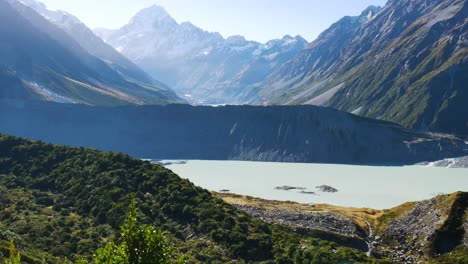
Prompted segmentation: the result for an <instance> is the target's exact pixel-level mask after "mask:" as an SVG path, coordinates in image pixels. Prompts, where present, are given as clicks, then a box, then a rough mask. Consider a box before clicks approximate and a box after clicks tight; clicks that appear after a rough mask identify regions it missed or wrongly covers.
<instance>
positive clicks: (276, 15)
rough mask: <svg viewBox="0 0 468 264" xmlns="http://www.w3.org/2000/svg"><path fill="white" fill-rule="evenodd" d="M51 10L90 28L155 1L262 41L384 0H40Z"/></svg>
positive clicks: (304, 32)
mask: <svg viewBox="0 0 468 264" xmlns="http://www.w3.org/2000/svg"><path fill="white" fill-rule="evenodd" d="M42 2H43V3H45V4H46V5H47V6H48V7H49V8H50V9H61V10H64V11H67V12H69V13H71V14H73V15H75V16H77V17H78V18H79V19H80V20H81V21H82V22H84V23H85V24H86V25H87V26H88V27H90V28H96V27H104V28H111V29H116V28H119V27H121V26H123V25H125V24H126V23H128V22H129V21H130V19H131V18H132V17H133V16H134V15H135V14H136V13H137V12H138V11H139V10H141V9H143V8H145V7H148V6H151V5H153V4H158V5H161V6H163V7H164V8H165V9H166V10H167V11H168V12H169V14H170V15H171V16H172V17H174V18H175V20H176V21H177V22H179V23H180V22H185V21H190V22H192V23H193V24H194V25H196V26H198V27H200V28H202V29H205V30H208V31H212V32H213V31H215V32H219V33H221V35H223V36H224V37H229V36H232V35H243V36H245V37H246V38H247V39H249V40H256V41H260V42H266V41H268V40H271V39H275V38H281V37H283V36H284V35H286V34H289V35H291V36H295V35H301V36H303V37H304V38H306V39H307V40H308V41H312V40H314V39H315V38H316V37H317V36H318V35H319V34H320V33H321V32H322V31H324V30H325V29H327V28H328V27H329V26H330V25H331V24H333V23H334V22H336V21H338V20H339V19H340V18H342V17H343V16H347V15H353V16H355V15H359V14H360V13H361V12H362V10H364V9H365V8H366V7H368V6H370V5H380V6H383V5H384V4H385V3H386V0H98V1H96V0H79V1H77V0H42Z"/></svg>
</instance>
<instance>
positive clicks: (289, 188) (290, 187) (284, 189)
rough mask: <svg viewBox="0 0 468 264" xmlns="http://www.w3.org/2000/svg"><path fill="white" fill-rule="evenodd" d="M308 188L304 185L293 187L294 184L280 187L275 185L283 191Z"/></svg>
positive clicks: (276, 188)
mask: <svg viewBox="0 0 468 264" xmlns="http://www.w3.org/2000/svg"><path fill="white" fill-rule="evenodd" d="M305 189H306V188H304V187H293V186H287V185H284V186H278V187H275V190H282V191H291V190H302V191H303V190H305Z"/></svg>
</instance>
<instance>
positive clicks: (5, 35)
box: [0, 0, 183, 106]
mask: <svg viewBox="0 0 468 264" xmlns="http://www.w3.org/2000/svg"><path fill="white" fill-rule="evenodd" d="M28 3H29V4H31V3H35V2H29V1H28ZM36 8H38V9H40V8H42V9H43V11H44V10H46V9H45V8H43V6H40V5H39V6H36ZM0 12H1V13H0V20H1V21H0V22H1V23H0V24H1V25H0V35H1V36H2V37H1V38H0V54H1V58H2V60H1V63H0V80H1V82H2V85H1V88H0V97H1V99H7V100H14V101H22V102H24V101H31V100H43V101H53V102H61V103H81V104H88V105H103V106H113V105H125V104H167V103H180V102H183V100H181V99H180V98H179V97H177V96H176V95H175V93H174V92H172V90H170V89H169V88H168V87H167V86H165V85H162V84H161V83H159V82H157V81H154V80H153V79H152V78H151V77H149V75H147V74H146V73H144V72H143V71H142V70H141V69H139V68H138V67H137V66H136V65H135V64H133V63H131V62H130V61H129V60H128V59H126V58H124V57H123V56H122V55H120V54H119V53H117V52H115V50H113V48H112V47H110V46H108V45H106V44H105V43H104V42H102V41H101V40H100V39H99V38H97V37H96V36H95V35H94V34H93V33H92V31H91V30H89V29H88V30H87V28H86V27H85V26H84V25H83V24H81V23H80V22H79V21H78V20H77V19H75V18H74V17H73V16H71V15H68V14H66V13H64V12H49V13H47V14H43V15H45V16H47V17H48V18H49V19H50V20H48V19H46V18H45V17H43V16H42V15H40V14H38V13H37V12H35V11H34V10H33V9H31V8H30V7H28V6H26V5H24V4H23V3H22V2H18V1H15V0H8V1H6V0H1V1H0ZM50 21H53V23H52V22H50ZM58 23H59V24H60V25H62V26H61V27H58V26H57V24H58ZM80 34H81V35H80ZM93 37H94V38H93ZM75 39H81V40H80V41H76V40H75ZM91 49H92V52H89V51H88V50H91Z"/></svg>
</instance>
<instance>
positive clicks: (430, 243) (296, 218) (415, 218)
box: [216, 192, 468, 264]
mask: <svg viewBox="0 0 468 264" xmlns="http://www.w3.org/2000/svg"><path fill="white" fill-rule="evenodd" d="M216 195H217V196H219V197H220V198H222V199H223V200H224V201H226V202H228V203H230V204H232V205H234V206H235V207H236V208H239V209H240V210H242V211H244V212H246V213H248V214H250V215H252V216H254V217H257V218H260V219H263V220H265V221H267V222H270V223H275V224H280V225H286V226H290V227H293V228H297V229H306V230H319V231H324V232H331V233H335V234H340V235H342V236H345V237H351V238H357V239H359V240H357V241H366V244H367V246H366V247H365V249H364V248H361V250H366V251H368V253H369V254H371V255H374V256H377V257H385V258H389V259H391V260H393V261H395V262H396V263H408V264H412V263H426V262H428V261H430V262H431V263H439V262H438V259H439V257H441V256H444V255H447V254H448V255H456V254H460V255H461V256H463V255H465V256H466V254H467V253H468V239H467V238H468V218H467V217H466V216H468V193H461V192H460V193H455V194H451V195H441V196H437V197H435V198H433V199H430V200H425V201H421V202H414V203H407V204H404V205H401V206H399V207H396V208H393V209H389V210H382V211H379V210H372V209H357V208H343V207H335V206H331V205H324V204H297V203H293V202H279V201H268V200H263V199H259V198H253V197H246V196H240V195H234V194H226V193H222V194H216ZM355 243H356V242H355ZM355 245H359V243H356V244H355ZM441 263H446V262H441ZM448 263H450V262H448ZM457 263H463V262H457Z"/></svg>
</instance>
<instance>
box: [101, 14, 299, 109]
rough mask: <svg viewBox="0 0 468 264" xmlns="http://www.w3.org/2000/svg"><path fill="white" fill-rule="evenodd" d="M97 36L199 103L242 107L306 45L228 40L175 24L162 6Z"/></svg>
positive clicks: (290, 41) (286, 41)
mask: <svg viewBox="0 0 468 264" xmlns="http://www.w3.org/2000/svg"><path fill="white" fill-rule="evenodd" d="M95 32H96V34H97V35H99V36H100V37H101V38H102V39H104V40H105V41H106V42H107V43H109V44H111V45H112V46H113V47H114V48H115V49H116V50H118V51H120V52H121V53H122V54H124V55H125V56H127V57H128V58H130V59H131V60H132V61H134V62H136V63H137V64H138V65H139V66H141V67H142V68H143V69H144V70H145V71H147V72H148V73H150V74H151V75H152V76H157V78H160V79H161V80H162V81H163V82H165V83H167V84H168V85H169V86H171V87H172V88H173V89H174V90H175V91H176V92H177V93H178V94H179V95H180V96H182V97H183V98H184V99H187V100H188V101H190V102H192V103H196V104H243V103H245V99H246V98H250V97H251V96H252V95H249V94H245V90H244V89H243V88H244V87H246V86H248V85H251V84H254V83H257V82H259V81H261V80H263V79H264V78H266V76H267V75H268V74H269V73H271V72H273V71H275V70H276V69H278V68H279V67H280V66H281V65H283V64H284V63H285V62H286V61H288V60H290V59H291V58H293V57H294V56H295V55H296V54H298V53H299V51H300V50H302V48H304V47H305V46H306V45H307V41H306V40H305V39H303V38H302V37H301V36H296V37H291V36H285V37H283V38H282V39H275V40H271V41H269V42H267V43H265V44H263V43H258V42H255V41H248V40H246V39H245V38H244V37H242V36H231V37H229V38H227V39H225V38H223V37H222V36H221V35H220V34H219V33H212V32H207V31H205V30H202V29H200V28H198V27H196V26H194V25H193V24H191V23H189V22H184V23H180V24H179V23H178V22H176V21H175V20H174V19H173V18H172V17H171V16H170V15H169V14H168V13H167V12H166V10H165V9H164V8H163V7H160V6H158V5H154V6H151V7H149V8H146V9H144V10H142V11H140V12H139V13H138V14H136V15H135V16H134V17H133V18H132V19H131V21H130V22H129V23H128V24H127V25H125V26H123V27H122V28H120V29H118V30H106V29H97V30H95Z"/></svg>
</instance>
